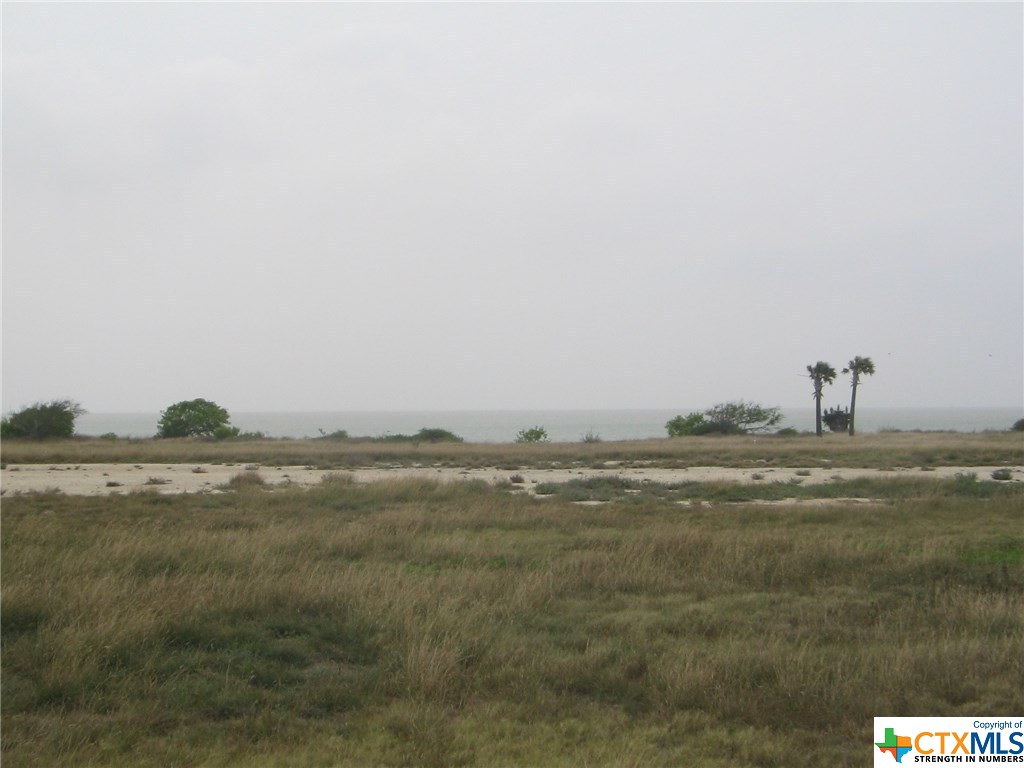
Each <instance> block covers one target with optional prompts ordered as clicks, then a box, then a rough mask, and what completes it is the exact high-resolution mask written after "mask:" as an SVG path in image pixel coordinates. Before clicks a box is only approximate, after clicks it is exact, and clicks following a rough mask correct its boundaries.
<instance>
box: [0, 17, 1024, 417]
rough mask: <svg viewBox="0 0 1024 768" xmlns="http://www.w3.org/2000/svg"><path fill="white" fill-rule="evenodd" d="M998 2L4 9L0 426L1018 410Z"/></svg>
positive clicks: (1018, 263) (1017, 316) (1016, 225)
mask: <svg viewBox="0 0 1024 768" xmlns="http://www.w3.org/2000/svg"><path fill="white" fill-rule="evenodd" d="M1021 22H1022V9H1021V7H1020V6H1019V5H1016V4H832V3H828V4H825V3H822V4H766V5H760V4H689V3H685V4H522V5H505V4H502V5H489V4H401V5H391V4H388V5H384V4H380V5H377V4H302V5H279V4H234V3H231V4H229V3H225V4H143V3H139V4H82V5H76V4H14V5H8V6H5V9H4V25H3V65H4V66H3V113H4V125H3V132H4V135H3V150H4V155H3V156H4V167H3V192H4V196H3V201H4V228H3V278H4V280H3V301H4V304H3V345H4V346H3V350H4V351H3V358H4V361H3V362H4V368H3V384H4V389H3V405H4V408H5V409H9V408H12V407H17V406H19V405H22V404H25V403H27V402H31V401H34V400H38V399H46V398H50V397H57V396H71V397H75V398H77V399H79V400H81V401H82V402H83V403H84V404H85V406H86V407H87V408H89V409H90V410H93V411H113V410H149V411H152V410H157V409H159V408H162V407H164V406H166V405H167V404H168V403H170V402H174V401H176V400H180V399H184V398H188V397H195V396H204V397H211V398H213V399H216V400H217V401H218V402H222V403H223V404H224V405H226V406H228V407H229V408H232V409H235V410H261V409H262V410H285V409H361V408H380V409H402V408H409V409H417V408H437V409H457V408H506V407H507V408H545V407H547V408H564V407H595V408H596V407H609V408H612V407H676V406H679V407H689V406H694V407H697V406H704V405H709V404H711V403H712V402H716V401H719V400H722V399H726V398H737V397H746V398H751V399H757V400H761V401H764V402H770V403H780V404H784V405H805V404H806V402H807V401H808V399H809V392H810V388H809V386H808V383H807V382H806V381H801V380H800V379H799V376H800V374H801V372H802V371H803V370H804V366H805V365H807V364H808V363H813V362H814V361H816V360H818V359H825V360H829V361H831V362H832V363H833V364H834V365H836V367H837V368H838V367H841V366H842V364H844V363H845V362H846V361H847V360H848V359H850V358H851V357H852V356H854V355H870V356H872V357H874V359H875V361H876V363H877V366H878V375H877V376H876V377H875V378H874V379H872V380H870V387H871V389H872V392H871V397H872V399H873V400H874V402H875V403H876V404H877V405H893V406H899V405H912V404H920V405H1012V404H1016V403H1021V399H1022V395H1021V393H1022V388H1024V264H1022V228H1024V223H1022V213H1021V211H1022V206H1024V199H1022V177H1024V165H1022V146H1024V130H1022V109H1024V108H1022V93H1024V83H1022V75H1021V72H1022V56H1024V53H1022V51H1024V45H1022V39H1021V31H1020V30H1021Z"/></svg>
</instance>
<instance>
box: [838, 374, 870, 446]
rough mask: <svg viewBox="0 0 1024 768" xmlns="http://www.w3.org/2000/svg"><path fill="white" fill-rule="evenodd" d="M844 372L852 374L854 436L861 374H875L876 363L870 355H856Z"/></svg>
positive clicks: (851, 403)
mask: <svg viewBox="0 0 1024 768" xmlns="http://www.w3.org/2000/svg"><path fill="white" fill-rule="evenodd" d="M843 373H848V374H850V390H851V391H850V426H849V429H850V437H853V420H854V418H855V417H856V415H857V386H858V385H859V384H860V377H861V376H874V374H875V364H874V363H873V362H871V358H870V357H855V358H853V360H851V361H850V362H849V363H848V364H847V367H846V368H843Z"/></svg>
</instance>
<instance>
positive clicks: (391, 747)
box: [0, 436, 1024, 768]
mask: <svg viewBox="0 0 1024 768" xmlns="http://www.w3.org/2000/svg"><path fill="white" fill-rule="evenodd" d="M894 437H895V436H894ZM666 442H668V441H666ZM850 442H851V443H854V442H855V441H850ZM865 442H867V441H865ZM769 443H770V444H774V443H771V442H770V441H769ZM778 444H779V445H780V446H782V447H780V449H779V450H780V451H782V450H789V449H786V448H784V446H785V445H786V443H782V442H780V443H778ZM794 444H795V445H797V446H800V450H803V448H802V446H803V445H804V444H805V443H801V442H800V441H799V440H797V441H796V442H795V443H794ZM730 445H731V444H730V443H729V441H720V444H719V445H718V448H719V449H720V450H722V451H728V450H732V449H731V448H730ZM837 445H845V443H839V442H838V441H837ZM218 447H219V448H222V447H223V446H218ZM577 448H579V446H578V447H577ZM588 448H589V446H588ZM6 450H7V447H6V446H5V451H6ZM14 450H20V449H19V448H17V447H16V448H15V449H14ZM161 450H163V447H162V446H161ZM187 450H192V447H189V448H188V449H187ZM551 450H553V451H557V450H558V449H557V448H554V447H552V449H551ZM679 450H680V455H684V456H685V455H687V454H686V450H685V449H679ZM900 450H904V449H903V448H900ZM927 450H935V451H941V450H943V449H941V448H939V447H932V448H928V449H927ZM949 450H951V451H952V450H955V451H957V452H958V454H959V455H962V454H963V453H964V452H966V451H968V450H970V449H969V447H959V448H950V449H949ZM735 451H736V452H735V457H736V458H735V460H736V461H741V460H746V459H743V458H741V456H742V454H743V451H742V450H741V449H735ZM555 455H561V454H557V453H556V454H555ZM719 455H724V454H719ZM133 458H135V457H134V456H133ZM19 460H24V459H23V458H19ZM76 460H82V461H85V460H86V459H84V458H83V459H76ZM558 460H560V461H561V460H564V459H558ZM672 460H686V459H685V458H684V459H680V458H679V455H677V456H676V457H675V458H674V459H672ZM922 461H923V459H922ZM986 461H987V462H990V461H991V458H986ZM915 463H916V462H915ZM232 488H233V492H230V493H223V494H195V495H181V496H162V495H157V494H155V493H136V494H130V495H124V496H119V497H92V498H87V497H69V496H63V495H60V494H52V493H50V494H25V495H19V496H15V497H13V498H5V499H4V504H3V531H2V534H3V535H2V545H3V551H2V561H0V565H2V589H3V595H2V597H3V600H2V616H0V621H2V630H3V632H2V640H3V677H2V685H3V691H2V700H0V701H2V716H3V733H2V739H3V764H4V766H5V768H8V767H17V766H55V765H64V766H90V765H105V766H122V765H132V766H172V765H180V766H184V765H203V766H248V765H260V766H282V767H283V766H295V765H302V766H324V767H325V768H326V767H327V766H372V765H382V766H419V765H422V766H446V765H481V766H509V765H523V766H554V765H573V766H575V765H615V766H620V765H635V766H659V765H663V766H679V765H694V766H821V765H826V764H827V765H840V766H862V765H866V764H868V762H869V761H870V760H871V755H872V751H873V749H874V747H873V744H872V717H873V716H875V715H883V714H884V715H907V716H909V715H964V716H974V715H979V716H980V715H1006V714H1008V713H1011V714H1012V713H1020V712H1021V711H1024V692H1022V689H1021V686H1020V681H1021V679H1024V661H1022V660H1024V631H1022V630H1024V626H1022V625H1024V620H1022V616H1024V610H1022V609H1024V533H1022V530H1021V512H1022V504H1024V485H1022V484H1020V483H998V482H995V481H990V480H987V479H984V478H981V479H972V478H970V477H963V478H960V479H958V480H950V481H942V480H921V479H908V480H901V479H896V478H894V479H891V480H878V481H863V482H858V483H857V484H856V485H855V486H853V484H851V487H850V488H847V489H846V491H848V493H847V495H855V496H863V497H867V498H873V499H880V500H883V501H882V503H876V504H871V505H865V504H852V503H844V502H843V501H841V500H840V501H838V502H836V501H835V500H833V503H832V504H830V505H829V506H823V507H802V506H796V505H792V506H773V507H764V506H759V505H758V504H756V503H753V502H754V501H755V499H753V498H736V497H726V496H723V493H726V491H724V490H723V489H722V487H720V484H709V485H706V486H700V485H696V486H694V485H692V484H691V485H687V486H686V487H685V488H680V487H675V488H672V487H659V486H656V485H653V484H649V483H647V484H642V485H640V486H633V485H630V484H616V483H605V485H604V486H597V485H591V486H587V485H585V484H583V485H581V484H575V485H566V486H559V487H552V488H546V489H544V490H545V491H546V493H547V495H546V496H545V497H543V498H531V497H526V496H522V495H515V494H512V493H510V492H509V489H508V488H494V487H490V486H487V485H484V484H482V483H476V482H462V483H446V484H439V483H430V482H423V481H415V480H401V481H393V482H381V483H374V484H368V485H362V484H356V483H353V482H351V481H348V480H346V479H343V478H338V479H333V480H330V481H327V482H324V483H323V484H322V485H320V486H318V487H315V488H312V489H309V490H300V489H295V488H291V489H277V490H274V491H272V492H271V491H268V490H267V489H266V488H265V487H264V486H262V485H261V483H260V481H259V478H258V477H257V476H253V475H251V474H250V475H240V476H239V478H238V479H237V481H236V482H234V483H233V484H232ZM816 488H817V490H815V491H812V490H809V489H805V490H801V491H800V492H801V493H803V494H807V495H814V494H818V493H829V491H827V490H825V487H823V486H817V487H816ZM751 492H752V493H756V494H762V495H765V494H767V495H768V496H769V497H770V495H771V490H770V489H766V487H764V486H757V487H756V489H755V490H754V491H751ZM786 493H787V495H790V496H791V495H794V494H793V492H792V489H787V491H786ZM581 494H582V496H581ZM595 496H600V497H602V498H605V499H606V500H607V501H606V503H603V504H601V505H598V506H589V505H582V504H579V503H577V502H578V501H591V502H592V501H593V500H594V498H595ZM680 502H685V504H684V503H680Z"/></svg>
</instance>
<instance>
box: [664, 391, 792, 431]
mask: <svg viewBox="0 0 1024 768" xmlns="http://www.w3.org/2000/svg"><path fill="white" fill-rule="evenodd" d="M780 421H782V409H781V408H778V407H765V406H763V405H759V404H758V403H750V402H747V401H745V400H739V401H735V402H728V403H719V404H718V405H715V406H714V407H712V408H709V409H708V410H706V411H703V412H700V413H697V412H694V413H690V414H688V415H686V416H676V417H675V418H674V419H671V420H669V421H668V422H666V424H665V429H667V430H668V436H669V437H686V436H690V435H744V434H750V433H757V432H767V431H768V430H770V429H771V428H772V427H774V426H776V425H777V424H778V423H779V422H780Z"/></svg>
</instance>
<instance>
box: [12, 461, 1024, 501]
mask: <svg viewBox="0 0 1024 768" xmlns="http://www.w3.org/2000/svg"><path fill="white" fill-rule="evenodd" d="M997 469H1000V470H1005V469H1009V470H1010V472H1011V477H1012V480H1011V482H1024V466H1016V467H1005V466H1003V467H995V466H992V467H988V466H986V467H934V468H929V469H922V468H903V467H898V468H893V469H858V468H850V467H842V468H835V469H829V468H814V469H806V468H780V467H774V468H764V469H750V468H746V469H738V468H732V467H688V468H682V469H662V468H656V467H647V468H644V467H639V468H637V467H611V468H606V469H593V468H572V469H570V468H564V469H561V468H559V469H531V468H524V469H519V470H507V469H499V468H495V467H489V468H458V467H423V466H420V467H367V468H355V469H334V470H325V469H313V468H309V467H303V466H261V465H257V464H198V465H197V464H49V465H44V464H14V465H8V466H7V467H6V468H5V469H3V470H2V471H0V492H2V493H3V494H4V495H8V496H9V495H13V494H18V493H32V492H41V491H48V490H56V491H60V492H61V493H65V494H68V495H83V496H104V495H108V494H112V493H113V494H120V493H132V492H139V491H155V492H157V493H202V492H216V491H218V490H220V489H221V488H222V487H223V486H225V485H226V484H227V483H228V482H229V481H230V480H231V479H232V478H233V477H235V476H236V475H240V474H244V473H246V472H257V473H259V475H260V477H261V478H262V479H263V480H264V482H266V483H267V484H268V485H269V486H278V485H280V486H284V485H289V484H290V485H299V486H312V485H316V484H318V483H320V482H321V480H323V479H324V478H325V477H330V476H343V477H349V478H352V479H353V480H354V481H356V482H360V483H367V482H375V481H380V480H392V479H397V478H409V477H416V478H424V479H432V480H441V481H446V482H447V481H456V480H483V481H485V482H488V483H492V484H498V483H502V482H509V481H510V480H512V479H513V478H514V479H515V482H516V484H517V485H520V487H523V488H525V489H527V490H529V489H530V487H531V486H534V485H537V484H540V483H565V482H568V481H569V480H574V479H583V478H594V477H621V478H627V479H630V480H649V481H651V482H655V483H666V484H669V483H683V482H733V483H757V482H762V483H771V482H790V481H793V480H799V481H801V482H804V483H807V484H816V483H829V482H836V481H842V480H852V479H855V478H861V477H914V478H934V479H940V478H952V477H955V476H956V475H958V474H970V473H973V474H974V475H975V476H976V477H977V478H978V479H979V480H987V479H989V478H990V477H991V475H992V472H993V471H995V470H997Z"/></svg>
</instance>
